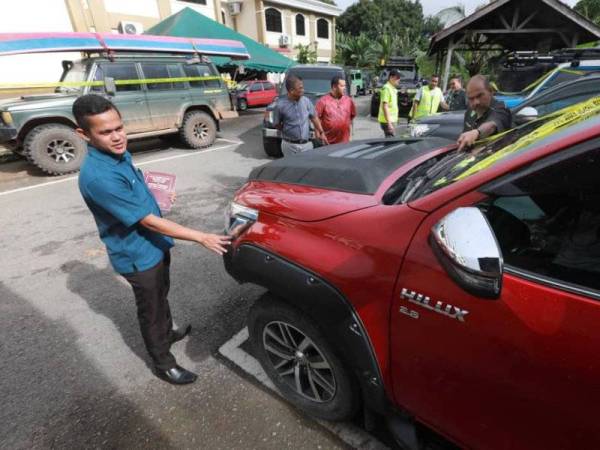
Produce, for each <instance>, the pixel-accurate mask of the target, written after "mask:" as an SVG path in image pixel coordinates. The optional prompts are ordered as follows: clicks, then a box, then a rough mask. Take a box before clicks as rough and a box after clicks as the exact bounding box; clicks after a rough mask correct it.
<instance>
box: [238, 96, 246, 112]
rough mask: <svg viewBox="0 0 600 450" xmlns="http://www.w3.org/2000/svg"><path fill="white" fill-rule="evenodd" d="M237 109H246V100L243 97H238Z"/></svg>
mask: <svg viewBox="0 0 600 450" xmlns="http://www.w3.org/2000/svg"><path fill="white" fill-rule="evenodd" d="M238 109H239V110H240V111H246V110H247V109H248V102H247V101H246V99H245V98H240V99H239V100H238Z"/></svg>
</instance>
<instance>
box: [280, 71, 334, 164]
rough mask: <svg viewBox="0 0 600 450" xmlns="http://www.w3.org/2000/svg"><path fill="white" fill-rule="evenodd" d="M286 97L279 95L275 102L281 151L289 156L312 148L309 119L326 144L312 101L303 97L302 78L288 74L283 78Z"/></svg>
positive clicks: (318, 137)
mask: <svg viewBox="0 0 600 450" xmlns="http://www.w3.org/2000/svg"><path fill="white" fill-rule="evenodd" d="M285 87H286V90H287V96H286V97H280V98H279V99H278V100H277V103H276V104H275V109H274V113H275V125H276V126H277V127H278V128H279V129H280V130H281V134H282V139H283V140H282V142H281V151H282V153H283V156H290V155H293V154H296V153H301V152H304V151H306V150H311V149H312V148H313V143H312V142H311V140H310V126H309V120H310V121H311V122H312V123H313V126H314V129H315V136H316V138H317V139H320V140H321V141H322V142H323V144H325V145H327V139H326V137H325V133H324V132H323V127H322V126H321V121H320V120H319V118H318V117H317V115H316V113H315V107H314V105H313V104H312V102H311V101H310V100H309V99H308V98H306V97H304V83H303V82H302V79H301V78H299V77H297V76H295V75H290V76H289V77H287V78H286V80H285Z"/></svg>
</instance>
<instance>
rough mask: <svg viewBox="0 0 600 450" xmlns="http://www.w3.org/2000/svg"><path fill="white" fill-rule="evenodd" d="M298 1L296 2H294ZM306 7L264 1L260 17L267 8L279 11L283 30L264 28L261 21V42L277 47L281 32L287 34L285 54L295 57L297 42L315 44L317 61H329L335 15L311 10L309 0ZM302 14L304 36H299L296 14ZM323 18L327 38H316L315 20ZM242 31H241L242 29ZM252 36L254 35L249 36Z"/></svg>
mask: <svg viewBox="0 0 600 450" xmlns="http://www.w3.org/2000/svg"><path fill="white" fill-rule="evenodd" d="M296 3H298V2H296ZM305 4H306V9H300V8H296V7H294V8H292V7H290V6H285V5H282V4H281V3H275V2H268V1H266V2H264V8H263V10H262V11H261V12H262V17H263V18H264V10H265V9H267V8H274V9H276V10H278V11H280V12H281V14H282V16H283V17H282V23H283V31H282V33H275V32H271V31H267V30H266V25H265V24H264V21H263V27H264V33H265V36H266V38H265V40H264V41H263V43H266V44H267V45H268V46H269V47H271V48H274V49H278V48H279V47H280V46H279V38H280V36H281V35H282V34H287V35H288V36H289V42H290V44H289V45H288V47H287V49H288V50H289V52H284V54H285V55H287V56H289V57H291V58H295V57H296V53H297V51H296V50H295V49H294V47H296V46H297V45H298V44H302V45H314V44H316V45H317V53H318V61H321V62H329V61H331V59H332V57H333V51H334V49H335V45H334V42H335V26H334V23H335V16H333V15H326V14H323V13H320V12H319V13H315V12H314V11H311V9H310V8H311V7H312V5H311V4H310V3H309V2H306V3H305ZM297 14H302V15H304V18H305V32H306V35H305V36H299V35H298V34H297V33H296V15H297ZM319 19H325V20H327V22H328V26H329V38H328V39H321V38H317V20H319ZM242 32H243V31H242ZM251 37H254V36H251Z"/></svg>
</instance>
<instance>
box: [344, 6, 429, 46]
mask: <svg viewBox="0 0 600 450" xmlns="http://www.w3.org/2000/svg"><path fill="white" fill-rule="evenodd" d="M423 22H424V18H423V7H422V6H421V3H420V2H419V1H418V0H416V1H414V2H413V1H411V0H360V1H359V2H358V3H355V4H353V5H351V6H350V7H349V8H348V9H346V11H344V13H343V14H342V15H341V16H340V17H339V19H338V29H339V30H340V31H341V32H343V33H348V34H351V35H353V36H358V35H360V34H366V35H367V36H369V37H370V38H372V39H378V38H379V37H380V36H381V35H383V34H392V35H393V34H397V33H398V32H400V31H401V30H404V29H407V28H408V29H411V30H416V31H417V32H418V33H420V32H421V31H422V28H423Z"/></svg>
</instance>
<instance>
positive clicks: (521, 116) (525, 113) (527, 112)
mask: <svg viewBox="0 0 600 450" xmlns="http://www.w3.org/2000/svg"><path fill="white" fill-rule="evenodd" d="M538 116H539V113H538V110H537V109H535V108H534V107H532V106H526V107H525V108H523V109H522V110H521V111H519V112H518V113H517V115H516V117H515V122H516V123H517V124H518V125H521V124H523V123H526V122H531V121H532V120H535V119H537V118H538Z"/></svg>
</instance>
